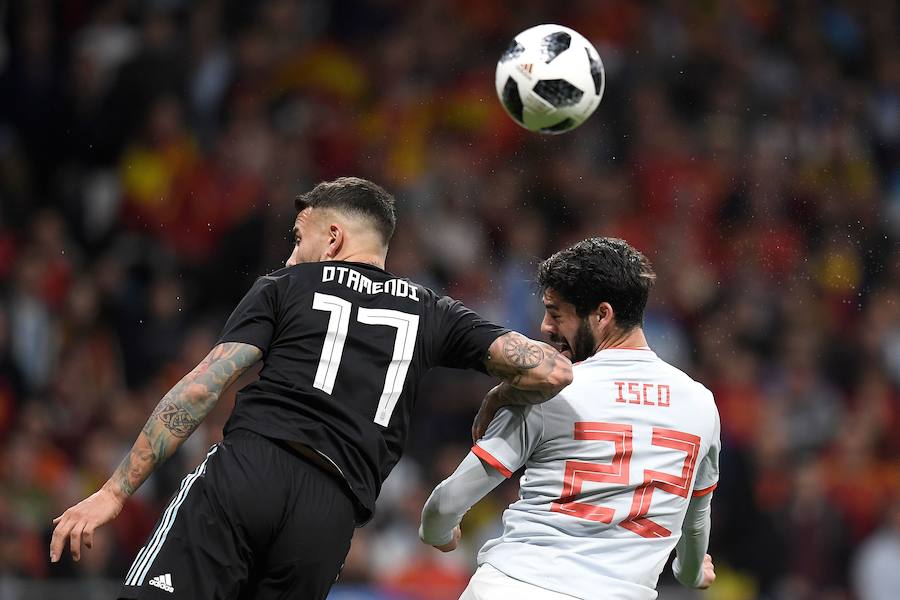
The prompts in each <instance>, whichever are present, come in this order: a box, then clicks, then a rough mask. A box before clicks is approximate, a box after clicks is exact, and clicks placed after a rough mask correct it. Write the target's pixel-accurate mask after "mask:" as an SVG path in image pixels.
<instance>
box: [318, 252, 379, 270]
mask: <svg viewBox="0 0 900 600" xmlns="http://www.w3.org/2000/svg"><path fill="white" fill-rule="evenodd" d="M384 259H385V256H384V255H383V254H378V253H374V252H347V253H346V254H339V255H338V256H335V257H334V258H332V259H331V260H340V261H345V262H357V263H363V264H367V265H374V266H376V267H378V268H379V269H383V268H384Z"/></svg>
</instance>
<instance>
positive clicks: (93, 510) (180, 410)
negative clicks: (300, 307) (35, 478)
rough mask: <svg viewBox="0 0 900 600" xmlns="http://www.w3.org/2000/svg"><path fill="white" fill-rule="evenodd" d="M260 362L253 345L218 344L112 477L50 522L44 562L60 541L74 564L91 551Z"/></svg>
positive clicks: (163, 405) (56, 554)
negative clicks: (99, 534) (100, 531)
mask: <svg viewBox="0 0 900 600" xmlns="http://www.w3.org/2000/svg"><path fill="white" fill-rule="evenodd" d="M260 358H262V352H261V351H260V349H259V348H257V347H256V346H251V345H250V344H240V343H235V342H227V343H224V344H219V345H218V346H216V347H215V348H213V349H212V351H211V352H210V353H209V354H208V355H207V356H206V358H204V359H203V360H202V361H201V362H200V364H198V365H197V366H196V367H195V368H194V370H193V371H191V372H190V373H188V374H187V375H185V376H184V377H183V378H182V379H181V381H179V382H178V383H177V384H176V385H175V387H173V388H172V389H171V390H169V393H168V394H166V395H165V396H164V397H163V399H162V400H161V401H160V402H159V404H158V405H157V406H156V408H155V409H154V411H153V413H152V414H151V415H150V418H149V419H148V420H147V423H146V424H145V425H144V428H143V429H142V430H141V433H140V434H138V438H137V440H135V442H134V446H132V448H131V452H129V453H128V455H127V456H126V457H125V458H124V459H122V463H121V464H120V465H119V467H118V468H117V469H116V471H115V473H113V475H112V477H110V478H109V480H108V481H107V482H106V483H105V484H103V487H102V488H100V490H98V491H97V492H95V493H94V494H92V495H91V496H89V497H88V498H86V499H84V500H82V501H81V502H79V503H78V504H76V505H75V506H73V507H71V508H69V509H68V510H66V511H65V512H64V513H63V514H62V515H60V516H58V517H56V518H55V519H53V523H54V524H55V525H56V527H55V529H54V530H53V537H52V539H51V541H50V560H51V561H52V562H56V561H58V560H59V558H60V556H62V552H63V550H64V549H65V545H66V540H68V541H69V548H70V550H71V552H72V558H74V559H75V560H78V559H79V558H80V557H81V543H82V542H84V545H85V546H86V547H87V548H90V547H91V545H92V544H93V537H94V530H95V529H96V528H97V527H100V526H101V525H104V524H106V523H108V522H109V521H111V520H113V519H114V518H115V517H116V516H117V515H118V514H119V512H120V511H121V510H122V505H123V504H124V503H125V500H127V499H128V497H129V496H131V494H133V493H134V491H135V490H136V489H137V488H138V487H140V485H141V484H142V483H143V482H144V480H145V479H147V477H149V476H150V473H152V472H153V471H154V469H156V467H157V466H159V465H160V464H161V463H162V462H164V461H165V460H166V459H167V458H169V456H171V455H172V454H173V453H174V452H175V450H177V449H178V447H179V446H181V444H182V443H183V442H184V440H185V439H187V437H188V436H190V435H191V433H193V432H194V430H195V429H197V427H198V426H199V425H200V423H201V422H202V421H203V419H204V418H206V415H207V414H209V411H211V410H212V409H213V407H214V406H215V405H216V403H217V402H218V401H219V397H220V396H221V395H222V392H223V391H225V389H226V388H228V386H229V385H231V384H232V383H234V382H235V380H237V378H238V377H240V376H241V374H242V373H244V371H246V370H247V369H248V368H249V367H250V366H252V365H253V364H254V363H256V362H257V361H258V360H259V359H260Z"/></svg>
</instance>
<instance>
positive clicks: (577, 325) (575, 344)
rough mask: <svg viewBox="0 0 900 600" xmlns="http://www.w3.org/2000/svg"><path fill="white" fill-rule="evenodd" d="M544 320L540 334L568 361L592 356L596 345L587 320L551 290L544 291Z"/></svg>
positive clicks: (572, 305) (573, 306) (576, 360)
mask: <svg viewBox="0 0 900 600" xmlns="http://www.w3.org/2000/svg"><path fill="white" fill-rule="evenodd" d="M543 300H544V320H543V321H542V322H541V333H543V334H544V335H545V336H547V338H548V339H549V340H550V343H551V344H553V345H554V346H556V348H557V349H558V350H559V351H560V352H561V353H562V354H563V355H564V356H567V357H568V358H569V359H570V360H572V361H574V362H578V361H582V360H584V359H586V358H588V357H590V356H591V355H593V354H594V350H595V349H596V347H597V344H596V343H595V341H594V333H593V331H591V327H590V325H589V324H588V318H587V317H585V318H583V319H582V318H581V317H579V316H578V313H576V312H575V305H574V304H572V303H571V302H566V301H565V300H563V299H562V297H561V296H560V295H559V294H558V293H556V291H555V290H554V289H553V288H547V289H546V290H544V297H543Z"/></svg>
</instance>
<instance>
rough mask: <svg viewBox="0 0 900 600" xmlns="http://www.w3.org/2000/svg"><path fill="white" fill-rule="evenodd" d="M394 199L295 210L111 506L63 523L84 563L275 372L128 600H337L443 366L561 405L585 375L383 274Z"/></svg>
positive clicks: (134, 455) (188, 486)
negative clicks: (229, 406)
mask: <svg viewBox="0 0 900 600" xmlns="http://www.w3.org/2000/svg"><path fill="white" fill-rule="evenodd" d="M393 205H394V201H393V197H392V196H391V195H390V194H388V193H387V192H386V191H384V190H383V189H382V188H380V187H379V186H377V185H375V184H373V183H371V182H369V181H366V180H363V179H357V178H340V179H337V180H335V181H332V182H326V183H321V184H319V185H317V186H316V187H315V188H314V189H313V190H311V191H310V192H308V193H306V194H303V195H301V196H299V197H298V198H297V200H296V208H297V213H298V214H297V219H296V221H295V224H294V229H293V233H294V236H295V241H296V243H295V245H294V250H293V252H292V253H291V256H290V258H289V259H288V261H287V263H286V268H284V269H281V270H280V271H276V272H275V273H272V274H271V275H268V276H264V277H261V278H259V279H258V280H257V281H256V283H255V284H254V285H253V287H252V288H251V289H250V291H249V292H248V293H247V295H246V296H245V297H244V299H243V300H242V301H241V302H240V304H239V305H238V306H237V308H236V309H235V310H234V312H233V313H232V315H231V317H230V318H229V319H228V322H227V323H226V325H225V328H224V331H223V333H222V336H221V338H220V339H219V343H218V344H217V345H216V346H215V347H214V348H213V349H212V351H211V352H210V354H209V355H208V356H207V357H206V358H205V359H204V360H203V361H202V362H201V363H200V364H199V365H197V367H196V368H195V369H194V370H193V371H191V373H189V374H188V375H186V376H185V377H184V378H183V379H182V380H181V381H180V382H179V383H178V384H177V385H176V386H175V387H174V388H172V390H171V391H169V393H168V394H166V396H165V397H164V398H163V399H162V400H161V401H160V403H159V405H158V406H157V407H156V409H155V410H154V411H153V413H152V415H151V416H150V419H149V420H148V421H147V424H146V425H145V426H144V428H143V430H142V431H141V433H140V435H139V436H138V439H137V440H136V441H135V443H134V446H133V448H132V450H131V452H130V453H129V454H128V456H126V457H125V459H124V460H123V461H122V464H121V465H120V466H119V468H118V469H117V470H116V472H115V473H114V474H113V476H112V477H111V478H110V479H109V481H107V482H106V484H104V485H103V487H102V488H101V489H100V490H99V491H97V492H96V493H95V494H93V495H91V496H90V497H88V498H87V499H85V500H83V501H81V502H80V503H78V504H77V505H75V506H73V507H72V508H69V509H68V510H66V511H65V512H64V513H63V514H62V515H61V516H59V517H57V518H56V519H55V520H54V523H56V528H55V530H54V532H53V539H52V541H51V546H50V557H51V560H52V561H54V562H55V561H57V560H59V557H60V555H61V553H62V551H63V549H64V547H65V543H66V540H68V541H69V546H70V549H71V552H72V555H73V557H74V558H75V559H76V560H78V558H79V557H80V553H81V544H82V543H84V545H85V546H86V547H87V548H90V547H91V544H92V541H93V533H94V530H95V529H96V528H97V527H99V526H101V525H103V524H105V523H107V522H109V521H110V520H112V519H113V518H115V517H116V515H118V513H119V512H120V511H121V509H122V504H123V502H124V501H125V499H126V498H127V497H128V496H130V495H131V494H132V493H133V492H134V490H135V489H137V487H138V486H140V485H141V483H142V482H143V481H144V480H145V479H146V478H147V477H148V476H149V475H150V473H151V472H152V471H153V470H154V469H155V468H156V467H157V466H158V465H159V464H160V463H161V462H162V461H164V460H165V459H166V458H168V457H169V456H170V455H171V454H172V453H173V452H174V451H175V450H176V449H177V448H178V447H179V446H180V445H181V443H182V442H183V441H184V440H185V439H186V438H187V437H188V436H189V435H190V434H191V433H192V432H193V431H194V430H195V429H196V428H197V426H198V425H199V424H200V422H201V421H202V420H203V418H204V417H205V416H206V415H207V414H208V413H209V411H210V410H211V409H212V407H213V406H214V405H215V403H216V402H217V401H218V399H219V397H220V395H221V394H222V392H223V391H224V390H225V389H226V388H227V387H228V386H229V385H231V384H232V383H234V381H235V380H236V379H237V378H238V377H239V376H240V375H241V374H242V373H244V372H245V371H246V370H247V369H249V368H250V367H251V366H253V365H254V364H255V363H257V362H258V361H262V369H261V370H260V372H259V379H258V380H257V381H254V382H253V383H251V384H249V385H247V386H246V387H245V388H244V389H242V390H241V391H240V392H239V393H238V396H237V401H236V403H235V408H234V411H233V412H232V414H231V417H230V418H229V420H228V423H227V424H226V426H225V436H224V439H223V440H222V441H221V442H220V443H218V444H215V445H214V446H213V447H212V448H211V449H210V451H209V453H208V454H207V457H206V460H204V461H203V462H202V463H201V464H200V465H199V466H198V467H197V468H196V470H194V471H193V472H192V473H191V474H189V475H188V476H187V477H185V478H184V480H183V481H182V483H181V486H180V488H179V490H178V492H177V493H176V494H175V496H174V498H173V499H172V501H171V503H170V504H169V506H168V507H167V508H166V510H165V512H164V513H163V515H162V517H161V519H160V521H159V523H158V524H157V527H156V529H155V530H154V532H153V534H152V535H151V536H150V538H149V539H148V540H147V543H146V544H145V545H144V546H143V547H142V548H141V550H140V551H139V552H138V555H137V557H136V558H135V560H134V563H133V564H132V566H131V568H130V569H129V570H128V573H127V574H126V577H125V586H124V588H123V591H122V594H121V597H122V598H191V599H207V598H209V599H212V598H264V599H269V598H324V597H325V595H326V594H327V593H328V590H329V588H330V587H331V585H332V583H333V582H334V580H335V578H336V576H337V574H338V571H339V569H340V566H341V564H342V562H343V560H344V557H345V556H346V554H347V551H348V550H349V547H350V538H351V537H352V534H353V529H354V526H356V525H361V524H363V523H365V522H366V521H367V520H368V519H369V518H370V517H371V515H372V511H373V510H374V506H375V499H376V498H377V496H378V492H379V490H380V488H381V484H382V482H383V481H384V480H385V478H386V477H387V476H388V474H389V473H390V471H391V469H392V468H393V466H394V465H395V464H396V463H397V461H398V460H399V458H400V455H401V453H402V451H403V447H404V444H405V442H406V436H407V432H408V428H409V421H410V416H411V412H412V409H413V406H414V405H415V396H416V389H417V387H418V384H419V382H420V380H421V379H422V377H423V375H424V374H425V373H426V372H427V371H428V370H429V369H430V368H432V367H436V366H445V367H454V368H469V369H479V370H482V371H485V372H488V373H491V374H493V375H496V376H498V377H500V378H501V379H503V380H504V381H505V382H506V383H507V384H508V385H511V386H513V387H515V388H518V389H521V390H533V391H536V392H538V394H537V396H538V400H545V399H549V398H551V397H552V396H554V395H555V394H556V393H557V392H559V391H560V390H561V389H562V388H563V387H565V386H566V385H567V384H568V383H569V382H570V381H571V378H572V369H571V364H570V363H569V361H568V360H567V359H566V358H565V357H564V356H562V355H561V354H559V353H558V352H557V351H556V350H555V349H554V348H552V347H551V346H549V345H547V344H543V343H541V342H535V341H533V340H530V339H528V338H527V337H525V336H523V335H521V334H519V333H516V332H512V331H508V330H506V329H504V328H502V327H499V326H497V325H494V324H493V323H490V322H488V321H486V320H484V319H482V318H481V317H479V316H478V315H477V314H475V313H474V312H472V311H471V310H469V309H467V308H466V307H465V306H463V305H462V304H460V303H459V302H457V301H455V300H453V299H451V298H448V297H446V296H444V297H442V296H438V295H436V294H435V293H434V292H432V291H431V290H429V289H427V288H425V287H422V286H421V285H418V284H416V283H413V282H411V281H409V280H408V279H404V278H400V277H395V276H394V275H391V274H390V273H388V272H387V271H385V270H384V262H385V258H386V255H387V246H388V242H389V240H390V237H391V235H392V233H393V230H394V224H395V218H394V206H393Z"/></svg>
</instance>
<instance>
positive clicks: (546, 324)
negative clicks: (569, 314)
mask: <svg viewBox="0 0 900 600" xmlns="http://www.w3.org/2000/svg"><path fill="white" fill-rule="evenodd" d="M541 333H542V334H544V335H545V336H548V337H549V336H552V335H556V327H555V326H554V325H553V321H552V320H551V319H550V316H549V315H547V314H544V319H543V320H542V321H541Z"/></svg>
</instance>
